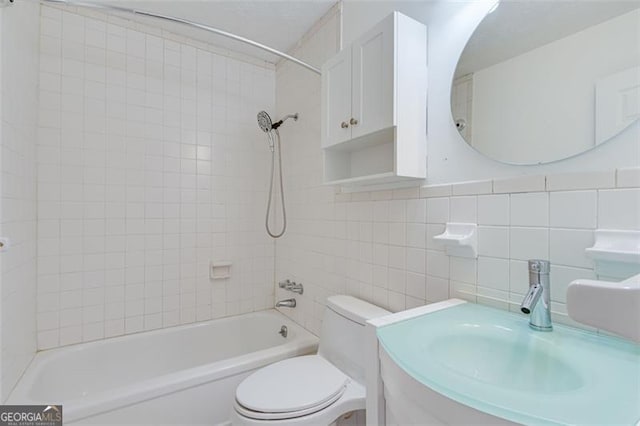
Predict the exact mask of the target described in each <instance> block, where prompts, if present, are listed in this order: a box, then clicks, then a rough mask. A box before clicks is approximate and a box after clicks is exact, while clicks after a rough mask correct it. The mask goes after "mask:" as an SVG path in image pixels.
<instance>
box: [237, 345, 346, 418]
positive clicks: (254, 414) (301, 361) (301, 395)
mask: <svg viewBox="0 0 640 426" xmlns="http://www.w3.org/2000/svg"><path fill="white" fill-rule="evenodd" d="M349 382H350V379H349V377H348V376H347V375H345V374H344V373H343V372H342V371H340V370H339V369H338V368H336V367H335V366H333V365H332V364H331V363H330V362H328V361H327V360H325V359H324V358H322V357H321V356H318V355H309V356H301V357H296V358H289V359H286V360H283V361H280V362H277V363H275V364H271V365H269V366H267V367H265V368H262V369H260V370H258V371H256V372H255V373H253V374H252V375H250V376H249V377H247V378H246V379H245V380H244V381H243V382H242V383H240V385H239V386H238V388H237V390H236V404H235V409H236V412H238V414H240V415H242V416H244V417H247V418H252V419H258V420H284V419H292V418H296V417H301V416H306V415H309V414H312V413H316V412H318V411H320V410H323V409H325V408H327V407H328V406H330V405H331V404H333V403H334V402H336V401H337V400H338V399H340V397H341V396H342V395H343V393H344V391H345V389H346V387H347V385H348V384H349Z"/></svg>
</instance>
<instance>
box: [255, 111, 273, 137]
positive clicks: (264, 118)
mask: <svg viewBox="0 0 640 426" xmlns="http://www.w3.org/2000/svg"><path fill="white" fill-rule="evenodd" d="M258 126H260V128H261V129H262V131H263V132H265V133H268V132H270V131H271V129H273V123H272V122H271V117H269V114H267V112H266V111H260V112H259V113H258Z"/></svg>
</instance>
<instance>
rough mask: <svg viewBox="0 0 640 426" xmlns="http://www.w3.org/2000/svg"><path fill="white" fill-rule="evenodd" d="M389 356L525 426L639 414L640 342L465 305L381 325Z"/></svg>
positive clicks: (446, 390)
mask: <svg viewBox="0 0 640 426" xmlns="http://www.w3.org/2000/svg"><path fill="white" fill-rule="evenodd" d="M377 333H378V339H379V341H380V343H381V345H382V347H383V348H384V350H385V351H386V352H387V353H388V354H389V356H390V357H391V359H392V360H393V361H394V362H395V363H396V364H398V365H399V366H400V367H401V368H402V369H403V370H404V371H405V372H406V373H408V374H409V375H410V376H412V377H413V378H414V379H416V380H418V381H419V382H421V383H422V384H424V385H425V386H428V387H429V388H430V389H432V390H434V391H436V392H438V393H440V394H442V395H444V396H446V397H448V398H450V399H453V400H454V401H457V402H459V403H461V404H464V405H467V406H469V407H472V408H475V409H477V410H480V411H483V412H485V413H488V414H491V415H494V416H497V417H501V418H504V419H507V420H510V421H513V422H517V423H524V424H532V423H534V424H629V425H635V424H636V423H637V422H638V421H639V420H640V345H636V344H634V343H631V342H627V341H624V340H622V339H617V338H613V337H608V336H603V335H598V334H595V333H591V332H586V331H582V330H578V329H574V328H571V327H565V326H562V325H557V324H556V325H554V331H553V332H550V333H543V332H538V331H534V330H532V329H530V328H529V325H528V319H527V318H526V317H522V316H519V315H516V314H512V313H509V312H506V311H500V310H497V309H492V308H488V307H484V306H480V305H476V304H471V303H463V304H460V305H456V306H453V307H448V308H445V309H442V310H438V311H435V312H432V313H428V314H424V315H421V316H418V317H415V318H411V319H408V320H405V321H401V322H397V323H393V324H390V325H386V326H383V327H380V328H379V329H378V331H377Z"/></svg>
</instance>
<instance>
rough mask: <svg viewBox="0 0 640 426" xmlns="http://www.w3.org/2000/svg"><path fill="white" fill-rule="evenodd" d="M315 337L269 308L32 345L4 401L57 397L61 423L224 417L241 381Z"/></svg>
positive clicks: (218, 420) (309, 348)
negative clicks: (42, 347)
mask: <svg viewBox="0 0 640 426" xmlns="http://www.w3.org/2000/svg"><path fill="white" fill-rule="evenodd" d="M282 325H286V326H287V328H288V336H287V338H284V337H282V336H281V335H280V334H279V331H280V327H281V326H282ZM317 344H318V339H317V337H315V336H314V335H313V334H311V333H309V332H307V331H306V330H304V329H303V328H301V327H299V326H297V325H296V324H295V323H293V322H291V321H290V320H288V319H287V318H286V317H284V316H283V315H281V314H280V313H278V312H277V311H274V310H271V311H263V312H255V313H251V314H246V315H240V316H236V317H230V318H223V319H218V320H214V321H209V322H205V323H198V324H191V325H186V326H180V327H174V328H168V329H164V330H157V331H151V332H146V333H140V334H135V335H129V336H124V337H118V338H114V339H108V340H102V341H97V342H91V343H83V344H79V345H74V346H68V347H64V348H59V349H52V350H48V351H44V352H39V353H38V354H37V355H36V356H35V358H34V360H33V362H32V363H31V365H30V366H29V368H28V369H27V371H26V373H25V374H24V376H23V377H22V379H21V380H20V382H19V383H18V385H17V386H16V388H15V389H14V391H13V392H12V393H11V395H10V397H9V400H8V401H7V404H30V403H33V404H36V403H37V404H54V403H55V404H62V405H63V415H64V421H65V424H109V425H114V424H117V425H120V424H131V425H141V424H154V425H157V424H180V425H195V424H207V425H217V424H225V423H226V422H227V420H228V419H229V415H230V412H231V411H230V410H231V409H232V402H233V399H234V394H235V388H236V386H237V385H238V384H239V383H240V381H242V380H243V379H244V378H245V377H246V376H247V375H249V374H250V373H251V372H252V371H254V370H255V369H258V368H260V367H262V366H264V365H267V364H270V363H272V362H275V361H278V360H281V359H284V358H288V357H292V356H297V355H303V354H309V353H313V352H315V350H316V349H317Z"/></svg>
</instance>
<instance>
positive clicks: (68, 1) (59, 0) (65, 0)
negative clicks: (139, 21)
mask: <svg viewBox="0 0 640 426" xmlns="http://www.w3.org/2000/svg"><path fill="white" fill-rule="evenodd" d="M41 1H42V2H43V3H56V4H64V5H69V6H78V7H87V8H92V9H103V10H113V11H116V12H125V13H132V14H134V15H141V16H149V17H152V18H158V19H162V20H165V21H170V22H176V23H178V24H184V25H188V26H190V27H194V28H199V29H201V30H205V31H208V32H210V33H213V34H217V35H220V36H222V37H226V38H230V39H232V40H236V41H239V42H241V43H244V44H248V45H249V46H253V47H257V48H258V49H262V50H264V51H266V52H269V53H272V54H274V55H276V56H279V57H281V58H283V59H286V60H288V61H291V62H293V63H295V64H297V65H300V66H302V67H304V68H306V69H308V70H310V71H313V72H314V73H316V74H318V75H320V74H321V72H320V70H319V69H318V68H316V67H314V66H312V65H309V64H308V63H306V62H304V61H301V60H300V59H298V58H295V57H293V56H291V55H287V54H286V53H284V52H281V51H279V50H277V49H274V48H273V47H269V46H266V45H264V44H262V43H258V42H257V41H253V40H251V39H248V38H246V37H242V36H239V35H236V34H233V33H230V32H228V31H224V30H221V29H218V28H215V27H210V26H208V25H204V24H199V23H197V22H193V21H189V20H187V19H182V18H176V17H173V16H168V15H160V14H158V13H153V12H146V11H144V10H138V9H129V8H126V7H120V6H112V5H107V4H98V3H87V2H83V1H75V0H41Z"/></svg>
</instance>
